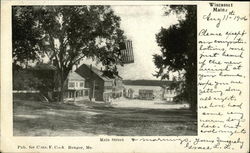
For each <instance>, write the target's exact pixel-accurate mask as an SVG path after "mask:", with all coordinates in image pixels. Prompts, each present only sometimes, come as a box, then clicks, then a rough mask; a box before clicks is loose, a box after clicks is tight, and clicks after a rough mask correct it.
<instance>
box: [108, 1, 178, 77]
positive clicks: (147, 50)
mask: <svg viewBox="0 0 250 153" xmlns="http://www.w3.org/2000/svg"><path fill="white" fill-rule="evenodd" d="M112 7H113V10H114V11H115V14H116V15H118V16H120V17H121V28H122V29H123V30H124V32H125V35H126V36H127V38H128V39H130V40H132V43H133V51H134V58H135V62H134V63H132V64H127V65H124V66H123V67H118V70H119V74H120V75H121V76H122V77H123V79H157V78H156V77H154V76H153V75H152V74H154V73H155V71H156V70H157V69H156V67H155V65H154V63H153V56H152V55H153V54H161V52H160V48H159V47H158V45H157V43H156V38H155V35H156V34H157V33H158V32H159V31H160V29H161V27H164V28H168V27H169V26H170V25H172V24H175V23H177V18H176V16H174V15H172V16H165V15H164V8H163V6H160V5H159V6H157V5H155V6H152V5H150V6H146V5H145V6H142V5H139V6H112Z"/></svg>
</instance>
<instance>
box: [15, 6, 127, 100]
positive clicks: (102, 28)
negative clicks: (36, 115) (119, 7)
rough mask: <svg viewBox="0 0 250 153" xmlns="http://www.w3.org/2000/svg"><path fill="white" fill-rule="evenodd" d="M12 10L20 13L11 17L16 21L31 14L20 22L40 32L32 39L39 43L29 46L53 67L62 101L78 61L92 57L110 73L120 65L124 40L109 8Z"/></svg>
mask: <svg viewBox="0 0 250 153" xmlns="http://www.w3.org/2000/svg"><path fill="white" fill-rule="evenodd" d="M15 9H17V10H19V13H16V14H15V15H14V16H17V18H20V17H22V16H23V15H24V14H27V12H30V14H32V17H33V18H27V17H26V16H24V17H23V18H22V20H21V21H22V22H23V21H25V20H27V21H29V22H30V24H32V25H31V28H30V29H33V31H35V32H39V35H38V36H36V37H35V38H36V40H38V41H37V42H36V43H35V44H33V45H31V47H29V46H28V47H29V48H32V47H34V46H35V48H38V49H37V50H34V52H35V53H36V54H37V53H38V54H39V55H41V56H46V57H48V58H49V61H50V62H51V63H53V64H54V65H55V66H56V68H57V73H58V80H59V82H58V85H59V89H60V91H61V92H60V93H61V94H60V97H61V98H60V99H61V100H63V93H64V82H65V80H66V78H67V76H68V74H69V72H70V70H72V67H73V66H74V65H76V64H78V63H79V62H80V61H81V60H83V59H86V58H95V59H97V61H98V62H101V63H102V64H103V65H105V66H107V67H108V68H109V69H111V70H112V68H114V67H115V65H116V64H121V57H120V49H119V44H120V43H121V42H123V41H124V39H125V37H124V36H123V31H122V30H121V29H120V18H119V17H118V16H116V15H115V14H114V12H113V10H112V9H111V7H110V6H94V5H91V6H33V7H31V6H25V7H23V6H20V7H15V8H14V10H15ZM28 17H29V16H28ZM16 22H19V21H16ZM33 31H32V32H31V33H32V34H33ZM17 33H18V32H17ZM14 35H15V34H14ZM23 41H26V40H25V39H24V40H23ZM17 47H19V46H18V45H17ZM24 51H25V52H28V50H24ZM32 51H33V50H32ZM14 52H15V49H14ZM13 54H14V53H13ZM25 58H26V57H25Z"/></svg>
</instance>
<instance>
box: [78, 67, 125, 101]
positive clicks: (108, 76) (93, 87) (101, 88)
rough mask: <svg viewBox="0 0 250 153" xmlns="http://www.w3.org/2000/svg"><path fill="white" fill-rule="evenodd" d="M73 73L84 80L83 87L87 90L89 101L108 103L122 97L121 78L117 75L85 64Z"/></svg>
mask: <svg viewBox="0 0 250 153" xmlns="http://www.w3.org/2000/svg"><path fill="white" fill-rule="evenodd" d="M75 72H76V73H78V74H79V75H80V76H81V77H83V78H85V87H86V88H89V98H90V100H96V101H106V102H109V101H111V100H112V99H116V98H119V97H122V92H123V85H122V78H121V77H120V76H119V75H118V74H113V73H111V72H108V71H102V70H99V69H97V68H95V67H93V66H91V65H86V64H82V65H81V66H80V67H79V68H77V69H76V71H75Z"/></svg>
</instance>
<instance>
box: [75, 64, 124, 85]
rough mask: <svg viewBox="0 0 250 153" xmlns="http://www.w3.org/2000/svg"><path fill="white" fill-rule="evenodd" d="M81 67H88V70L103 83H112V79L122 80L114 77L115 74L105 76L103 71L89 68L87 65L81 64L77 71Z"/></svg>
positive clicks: (116, 76) (117, 76)
mask: <svg viewBox="0 0 250 153" xmlns="http://www.w3.org/2000/svg"><path fill="white" fill-rule="evenodd" d="M82 66H85V67H88V68H89V70H91V71H92V72H93V73H95V74H96V75H97V76H98V77H99V78H101V79H102V80H104V81H112V80H113V79H122V78H121V77H120V76H119V75H115V74H112V75H111V74H109V75H108V74H107V73H106V74H105V73H104V72H103V71H101V70H99V69H97V68H96V67H94V66H92V68H91V66H90V65H87V64H82V65H81V66H80V67H79V69H80V68H81V67H82Z"/></svg>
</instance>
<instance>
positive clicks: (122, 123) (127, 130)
mask: <svg viewBox="0 0 250 153" xmlns="http://www.w3.org/2000/svg"><path fill="white" fill-rule="evenodd" d="M13 115H14V121H13V122H14V124H13V125H14V131H13V132H14V136H92V135H93V136H96V135H117V136H170V135H171V136H183V135H197V116H196V115H194V114H192V113H191V112H190V111H189V110H185V109H180V110H177V109H176V110H174V109H171V110H164V109H148V108H114V107H111V106H110V105H108V104H101V103H98V104H97V103H91V102H84V103H82V104H81V105H78V106H76V105H73V104H59V103H44V102H38V101H25V100H14V112H13Z"/></svg>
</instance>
